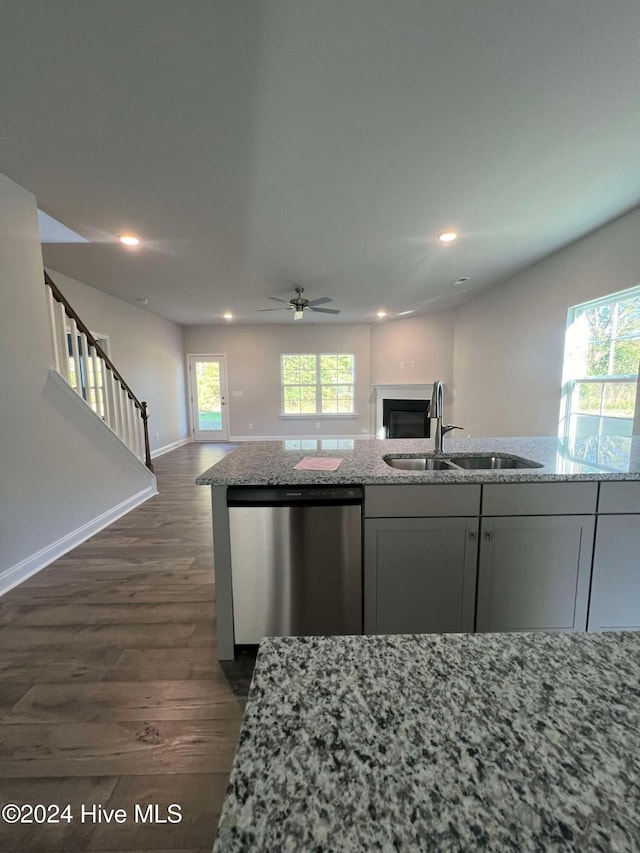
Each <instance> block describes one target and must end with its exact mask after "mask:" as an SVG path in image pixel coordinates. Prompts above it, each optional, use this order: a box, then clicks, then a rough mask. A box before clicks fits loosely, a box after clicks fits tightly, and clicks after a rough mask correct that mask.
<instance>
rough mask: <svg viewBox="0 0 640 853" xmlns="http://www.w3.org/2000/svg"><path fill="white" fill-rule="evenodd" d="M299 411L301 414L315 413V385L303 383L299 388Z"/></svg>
mask: <svg viewBox="0 0 640 853" xmlns="http://www.w3.org/2000/svg"><path fill="white" fill-rule="evenodd" d="M300 412H301V414H303V415H315V413H316V387H315V385H312V386H307V385H303V386H302V387H301V388H300Z"/></svg>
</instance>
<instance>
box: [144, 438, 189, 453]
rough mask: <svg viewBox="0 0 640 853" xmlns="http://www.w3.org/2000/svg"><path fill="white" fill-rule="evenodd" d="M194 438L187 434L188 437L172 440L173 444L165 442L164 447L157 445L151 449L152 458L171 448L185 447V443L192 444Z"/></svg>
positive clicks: (167, 451)
mask: <svg viewBox="0 0 640 853" xmlns="http://www.w3.org/2000/svg"><path fill="white" fill-rule="evenodd" d="M192 440H193V439H192V438H191V436H187V437H186V438H181V439H179V440H178V441H172V442H171V444H165V445H164V446H163V447H156V449H155V450H152V451H151V458H152V459H155V458H156V456H162V455H163V454H164V453H169V451H170V450H175V449H176V448H177V447H183V446H184V445H185V444H191V442H192Z"/></svg>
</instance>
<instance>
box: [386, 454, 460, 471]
mask: <svg viewBox="0 0 640 853" xmlns="http://www.w3.org/2000/svg"><path fill="white" fill-rule="evenodd" d="M383 458H384V461H385V462H386V463H387V465H389V466H390V467H391V468H401V469H402V470H404V471H455V470H456V469H455V467H454V466H453V465H449V463H448V462H447V461H446V459H437V458H435V457H434V456H412V457H410V458H407V457H406V456H404V457H397V456H384V457H383Z"/></svg>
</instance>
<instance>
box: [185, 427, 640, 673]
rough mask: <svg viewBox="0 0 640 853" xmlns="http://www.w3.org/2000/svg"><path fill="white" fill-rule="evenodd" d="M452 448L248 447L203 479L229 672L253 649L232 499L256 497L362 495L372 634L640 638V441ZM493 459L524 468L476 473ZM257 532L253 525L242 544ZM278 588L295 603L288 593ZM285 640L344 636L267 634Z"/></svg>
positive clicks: (468, 442)
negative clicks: (237, 574) (241, 649)
mask: <svg viewBox="0 0 640 853" xmlns="http://www.w3.org/2000/svg"><path fill="white" fill-rule="evenodd" d="M446 451H447V452H446V453H444V454H437V455H436V454H434V450H433V442H432V441H430V440H429V439H404V440H361V441H358V440H356V441H344V440H341V441H338V440H328V441H325V440H318V441H317V442H316V441H314V442H310V441H306V440H305V441H303V440H289V441H287V440H285V441H277V442H275V441H271V442H248V443H246V444H243V445H242V446H241V447H239V448H238V449H237V450H236V451H235V452H233V453H231V454H230V455H228V456H227V457H225V458H224V459H223V460H222V461H221V462H219V463H218V464H217V465H215V466H213V467H212V468H210V469H209V470H208V471H206V472H205V473H203V474H202V475H201V476H200V477H199V478H198V480H197V482H198V483H199V484H200V485H209V486H211V488H212V508H213V522H214V528H215V532H214V562H215V571H216V602H217V603H216V608H217V614H216V615H217V626H218V628H217V630H218V655H219V657H220V659H221V660H225V659H231V658H233V657H234V655H235V644H236V643H241V642H249V641H247V640H244V641H243V640H236V638H235V633H234V613H233V608H234V596H233V587H234V578H233V569H232V562H233V560H232V554H231V537H230V529H229V515H230V513H229V510H228V500H227V494H228V489H233V490H235V491H236V492H237V490H238V489H239V490H240V491H241V490H242V489H246V488H247V487H254V488H255V487H256V486H258V487H286V488H287V489H291V491H296V490H297V491H298V492H299V493H301V490H303V489H304V488H305V487H307V488H308V487H310V486H311V487H314V489H315V488H316V487H318V489H322V488H324V489H325V490H326V489H329V490H331V489H335V490H339V489H344V488H349V487H352V486H355V487H358V488H362V489H363V491H364V505H363V511H362V520H363V531H364V533H363V542H364V549H363V611H362V614H361V615H360V616H359V618H362V620H363V621H362V624H363V632H364V633H368V634H369V633H370V634H376V633H380V634H390V633H436V632H444V633H448V632H459V631H465V632H466V631H474V630H475V631H502V630H507V631H508V630H567V631H575V630H585V629H586V628H588V629H589V630H601V629H602V628H615V629H619V628H625V629H639V628H640V565H639V564H638V562H637V559H636V556H637V553H638V551H639V550H640V438H638V437H636V438H633V439H625V438H621V437H615V436H612V437H606V436H605V437H601V438H599V439H584V440H576V441H575V442H574V443H573V444H572V445H571V446H568V445H565V444H564V443H562V442H560V441H559V440H558V439H555V438H488V439H457V440H455V441H454V440H451V441H450V442H448V444H447V445H446ZM455 454H457V457H456V458H458V459H459V457H460V456H461V455H464V456H465V457H466V463H467V464H469V463H470V467H469V468H467V469H464V468H460V467H457V468H447V467H445V468H440V469H439V470H438V469H437V468H436V469H435V470H403V469H402V468H397V467H391V466H390V465H389V464H387V461H385V460H386V459H387V460H388V459H389V458H390V457H399V458H400V460H399V463H400V464H403V463H404V462H405V461H407V462H409V464H413V461H414V460H413V458H412V457H417V456H423V457H430V458H428V459H427V462H429V463H434V462H435V463H437V464H439V463H440V462H441V461H442V460H445V459H446V458H447V457H451V456H454V455H455ZM492 455H493V456H494V457H495V458H494V461H496V460H497V461H498V462H500V463H501V464H502V463H508V462H509V461H511V460H513V461H514V462H515V463H516V464H518V465H520V466H522V465H524V467H514V468H504V467H499V468H490V467H475V465H474V464H473V463H475V462H476V461H480V462H481V463H482V465H483V466H484V464H485V463H484V462H483V460H482V459H481V457H484V458H485V459H486V458H487V456H492ZM305 456H312V457H327V456H329V457H333V458H335V457H337V458H338V459H340V460H341V462H340V465H339V467H338V468H337V469H336V470H333V471H329V470H327V471H309V470H299V469H297V468H296V467H295V466H296V465H297V464H298V463H299V462H300V460H301V459H302V458H303V457H305ZM434 456H437V458H436V459H434ZM453 461H455V460H453ZM445 465H448V463H446V462H445ZM236 497H237V494H236ZM256 518H257V516H256ZM596 521H597V525H596ZM596 528H597V530H596ZM260 529H261V528H260V525H259V524H253V523H250V522H249V521H248V520H245V522H244V523H243V524H242V525H241V526H240V525H239V526H237V528H236V539H238V538H240V539H241V540H243V539H245V538H247V537H250V536H251V537H256V536H257V535H258V534H257V531H259V530H260ZM302 529H303V525H300V524H297V525H294V526H293V527H292V530H293V533H292V536H293V537H294V538H293V539H291V540H287V541H286V542H283V543H281V545H280V546H279V547H282V548H284V549H285V550H284V552H283V553H288V552H289V550H291V548H293V549H294V550H295V549H296V548H297V547H298V546H299V544H300V541H301V540H300V537H301V536H302V533H301V530H302ZM245 532H246V537H245ZM260 535H261V536H262V538H261V539H260V540H259V541H256V544H255V547H253V551H252V553H253V554H255V555H257V556H256V565H257V563H258V562H259V560H260V558H259V555H260V554H264V553H266V552H267V551H269V552H270V553H272V555H273V558H274V559H273V560H272V561H271V562H272V564H274V565H275V564H276V563H278V564H279V559H277V549H276V548H275V545H274V540H273V538H272V537H271V534H269V535H268V536H267V535H262V534H260ZM295 537H298V538H297V539H296V538H295ZM357 538H358V540H359V535H358V537H357ZM327 541H332V540H331V536H328V537H327ZM436 555H437V556H436ZM252 561H253V558H252ZM252 561H250V562H251V564H252V565H253V562H252ZM246 562H247V561H246V560H245V563H246ZM276 568H277V567H276ZM251 571H254V569H251ZM255 571H258V569H255ZM277 585H279V588H280V589H281V590H285V594H287V595H288V593H286V589H287V587H286V583H285V582H284V581H283V582H282V583H279V582H278V584H277ZM250 586H251V585H250V584H249V586H246V584H245V590H249V594H250ZM590 591H591V593H590ZM245 594H246V593H245ZM260 600H262V598H261V597H260V596H258V597H256V596H255V595H254V596H253V601H254V602H255V603H258V602H259V601H260ZM265 600H266V598H265ZM284 606H288V602H287V601H284ZM288 633H294V634H295V633H327V634H331V633H336V632H334V631H332V630H330V629H329V628H328V627H327V628H325V629H321V630H317V629H316V630H314V631H299V632H296V631H287V630H284V631H279V630H263V631H262V632H261V633H260V636H268V635H281V634H285V635H286V634H288ZM337 633H348V631H346V630H342V631H339V632H337ZM258 639H259V638H258ZM252 642H257V640H253V641H252Z"/></svg>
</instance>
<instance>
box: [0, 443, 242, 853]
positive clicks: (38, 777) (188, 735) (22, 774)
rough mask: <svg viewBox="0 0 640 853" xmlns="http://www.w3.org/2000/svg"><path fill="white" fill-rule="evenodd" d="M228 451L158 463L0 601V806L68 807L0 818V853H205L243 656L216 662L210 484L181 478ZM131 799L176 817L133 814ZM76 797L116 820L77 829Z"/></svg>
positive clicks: (229, 751)
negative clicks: (46, 819)
mask: <svg viewBox="0 0 640 853" xmlns="http://www.w3.org/2000/svg"><path fill="white" fill-rule="evenodd" d="M229 449H230V446H228V445H226V446H224V445H222V446H221V445H196V444H192V445H187V446H185V447H182V448H179V449H178V450H175V451H173V452H172V453H168V454H166V455H165V456H161V457H159V458H158V459H156V460H155V463H154V464H155V467H156V475H157V478H158V488H159V491H160V494H159V495H158V496H157V497H155V498H153V499H151V500H150V501H148V502H147V503H145V504H144V505H143V506H141V507H140V508H138V509H136V510H134V511H133V512H131V513H129V515H127V516H125V517H124V518H122V519H121V520H120V521H118V522H116V523H114V524H113V525H111V527H109V528H108V529H107V530H104V531H103V532H102V533H99V534H98V535H96V536H94V537H93V538H92V539H90V540H89V541H88V542H86V543H85V544H83V545H81V546H80V547H78V548H76V549H75V550H74V551H71V552H70V553H69V554H67V555H65V556H64V557H63V558H61V559H60V560H58V561H56V562H55V563H53V564H52V565H51V566H49V567H47V568H46V569H44V570H43V571H42V572H40V573H39V574H37V575H35V576H34V577H33V578H31V579H30V580H28V581H26V582H25V583H24V584H22V586H20V587H17V588H16V589H14V590H12V591H11V592H9V593H7V594H6V595H5V596H3V597H2V598H0V804H5V803H16V804H18V805H20V804H22V803H30V804H32V805H34V804H36V803H43V804H45V805H48V804H52V803H55V804H57V805H60V806H64V805H66V804H67V803H69V804H71V813H72V814H73V820H72V822H70V823H68V822H66V821H63V822H61V823H59V824H42V825H39V824H29V825H19V824H15V825H9V824H7V823H6V822H2V821H1V820H0V850H2V851H16V852H17V851H20V853H22V851H31V850H33V851H38V853H46V851H64V852H65V853H71V851H78V850H110V851H127V852H128V853H131V851H145V850H154V851H158V850H172V851H176V850H179V851H183V853H186V851H189V853H192V851H207V853H210V851H211V847H212V845H213V840H214V837H215V830H216V826H217V820H218V814H219V812H220V808H221V805H222V800H223V797H224V793H225V789H226V785H227V777H228V772H229V770H230V767H231V762H232V759H233V755H234V752H235V747H236V741H237V737H238V733H239V729H240V722H241V718H242V712H243V708H244V697H245V696H246V690H247V687H248V681H249V678H250V673H251V667H252V660H251V658H247V659H246V660H240V661H239V662H237V663H236V664H234V665H232V666H227V665H225V670H223V669H222V667H221V666H220V664H219V663H218V661H217V657H216V640H215V624H214V589H213V556H212V537H211V508H210V494H209V493H210V490H209V489H208V488H204V487H197V486H195V485H194V479H195V477H196V476H197V474H199V473H200V472H201V471H203V470H205V469H206V468H208V467H209V466H210V465H212V464H213V463H214V462H216V461H217V460H218V459H220V458H222V456H223V455H224V454H225V453H226V452H228V450H229ZM62 495H63V492H62V491H61V496H62ZM136 803H137V804H139V805H141V806H143V807H145V808H146V806H147V805H148V804H153V805H155V804H158V805H159V807H160V812H159V814H160V816H163V817H166V807H167V805H168V804H169V803H177V804H179V805H180V806H181V810H182V815H183V819H182V821H181V822H180V823H177V824H171V823H168V824H160V823H157V824H147V823H141V822H137V823H136V822H135V820H134V806H135V804H136ZM82 804H84V805H85V807H86V808H88V807H90V806H93V805H97V806H103V807H104V809H105V810H112V809H115V808H123V809H125V810H126V812H127V815H128V819H127V821H126V823H123V824H117V823H113V822H111V823H106V822H105V821H101V822H94V820H93V819H92V818H88V819H86V820H85V821H84V822H82V819H81V816H82V812H81V806H82Z"/></svg>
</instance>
